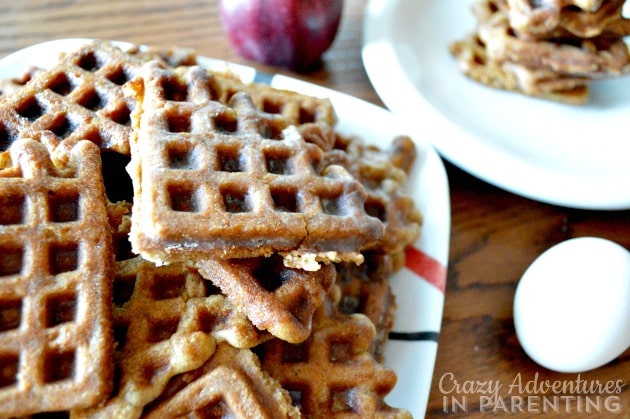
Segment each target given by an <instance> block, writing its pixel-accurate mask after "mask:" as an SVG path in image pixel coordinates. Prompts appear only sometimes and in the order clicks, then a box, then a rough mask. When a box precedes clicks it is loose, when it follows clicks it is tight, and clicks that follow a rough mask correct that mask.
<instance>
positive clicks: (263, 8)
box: [218, 0, 343, 71]
mask: <svg viewBox="0 0 630 419" xmlns="http://www.w3.org/2000/svg"><path fill="white" fill-rule="evenodd" d="M218 6H219V13H220V16H221V21H222V24H223V29H224V31H225V33H226V35H227V37H228V40H229V41H230V44H231V46H232V48H233V49H234V51H235V52H236V53H237V54H239V55H240V56H242V57H243V58H246V59H248V60H251V61H255V62H258V63H261V64H267V65H272V66H276V67H283V68H286V69H290V70H295V71H308V70H311V69H313V68H315V67H316V66H317V65H318V64H319V63H320V61H321V56H322V54H323V53H324V52H326V50H328V48H330V46H331V44H332V43H333V41H334V39H335V36H336V35H337V31H338V29H339V23H340V21H341V15H342V9H343V0H219V2H218Z"/></svg>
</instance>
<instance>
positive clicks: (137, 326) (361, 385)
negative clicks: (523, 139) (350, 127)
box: [0, 42, 422, 418]
mask: <svg viewBox="0 0 630 419" xmlns="http://www.w3.org/2000/svg"><path fill="white" fill-rule="evenodd" d="M4 86H8V87H7V88H6V89H5V90H3V93H2V98H1V99H0V206H1V207H2V212H0V416H3V417H5V416H9V417H13V416H26V415H35V414H40V413H44V412H57V413H63V414H64V415H69V416H71V417H103V418H104V417H107V418H109V417H121V418H122V417H124V418H134V417H136V418H137V417H144V416H147V417H171V416H184V415H191V416H195V415H201V416H209V417H269V418H272V417H273V418H276V417H300V416H305V417H331V416H335V415H351V416H352V415H354V416H361V417H408V416H409V413H408V412H407V411H405V410H404V409H399V408H395V407H391V406H388V405H387V404H386V403H385V402H384V397H385V396H386V395H387V394H388V393H389V392H390V391H391V390H392V388H393V387H394V385H395V382H396V376H395V374H394V372H393V371H391V370H390V369H388V368H386V367H385V366H384V365H383V347H384V345H385V343H386V341H387V336H388V332H389V330H390V329H391V327H392V324H393V319H394V314H395V301H394V297H393V295H392V293H391V289H390V286H389V282H388V278H389V277H390V275H391V274H392V273H393V272H394V271H395V270H397V269H398V268H399V267H400V266H401V263H404V250H405V248H406V247H407V246H408V245H410V244H411V243H412V242H414V241H415V240H416V239H417V237H418V235H419V234H420V227H421V222H422V220H421V215H420V214H419V212H418V210H417V209H416V208H415V206H414V203H413V201H412V200H411V198H410V197H409V196H407V195H406V194H405V193H404V192H403V187H404V184H405V181H406V179H407V173H408V171H409V169H410V167H411V164H412V163H413V160H414V157H415V149H414V145H413V142H412V141H411V140H410V139H409V138H407V137H398V138H396V139H394V140H393V141H392V148H391V150H390V151H385V150H381V149H378V148H376V147H374V146H368V145H366V144H364V143H363V141H362V140H361V139H360V138H354V137H352V138H351V137H345V136H342V135H341V134H339V133H338V132H337V131H336V129H335V123H336V119H335V118H336V117H335V112H334V109H333V107H332V105H331V103H330V102H329V101H328V100H326V99H320V98H314V97H310V96H305V95H301V94H298V93H295V92H288V91H282V90H278V89H273V88H271V87H268V86H264V85H257V84H244V83H242V82H241V81H240V80H239V79H238V78H236V77H235V76H233V75H230V74H223V73H213V72H209V71H207V70H205V69H203V68H201V67H199V66H197V65H195V59H194V55H193V54H190V53H185V52H184V53H182V52H181V51H167V52H163V51H151V50H149V51H147V50H144V49H143V50H140V49H131V50H129V51H126V52H123V51H121V50H120V49H118V48H116V47H113V46H111V45H109V44H107V43H103V42H93V43H90V44H88V45H85V46H84V47H82V48H80V49H79V50H77V51H74V52H70V53H67V54H65V55H63V56H62V57H61V58H60V61H59V63H58V64H57V65H55V66H53V67H52V68H50V69H36V70H29V73H28V75H26V76H25V77H24V78H23V79H20V80H13V81H8V82H6V83H5V84H4ZM9 87H10V88H9Z"/></svg>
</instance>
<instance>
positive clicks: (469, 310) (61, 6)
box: [0, 0, 630, 418]
mask: <svg viewBox="0 0 630 419" xmlns="http://www.w3.org/2000/svg"><path fill="white" fill-rule="evenodd" d="M365 3H366V1H365V0H346V3H345V8H344V15H343V19H342V23H341V27H340V31H339V33H338V37H337V39H336V40H335V43H334V45H333V48H332V49H331V50H329V51H328V52H327V53H326V54H325V56H324V60H323V65H322V67H321V68H319V69H317V70H315V71H312V72H310V73H308V74H294V73H290V72H287V71H283V70H279V69H272V68H266V67H264V66H258V67H259V68H260V69H263V70H267V71H273V72H282V73H286V74H289V75H291V76H293V77H297V78H301V79H304V80H307V81H310V82H313V83H317V84H320V85H324V86H327V87H331V88H333V89H336V90H340V91H342V92H345V93H349V94H352V95H354V96H357V97H359V98H362V99H365V100H368V101H371V102H373V103H376V104H379V105H382V102H381V101H380V100H379V98H378V96H377V94H376V93H375V91H374V89H373V88H372V87H371V85H370V82H369V80H368V78H367V76H366V73H365V70H364V68H363V64H362V62H361V42H362V23H363V13H364V7H365ZM68 37H90V38H102V39H112V40H122V41H129V42H135V43H144V44H149V45H154V46H169V47H170V46H175V45H176V46H183V47H190V48H194V49H195V50H196V51H197V52H198V53H199V54H200V55H206V56H210V57H216V58H220V59H224V60H229V61H233V62H240V63H246V64H249V65H253V63H249V62H247V61H245V60H243V59H242V58H240V57H238V56H237V55H235V54H234V53H233V52H232V50H231V48H230V46H229V44H228V41H227V39H226V38H225V35H224V33H223V30H222V27H221V24H220V20H219V17H218V10H217V5H216V0H184V1H173V0H168V1H167V0H154V1H148V0H142V1H140V0H137V1H129V0H110V1H98V0H74V1H73V0H49V1H46V0H22V1H16V0H12V1H7V0H2V1H1V2H0V56H4V55H6V54H9V53H11V52H13V51H15V50H17V49H20V48H23V47H26V46H28V45H31V44H34V43H37V42H41V41H46V40H51V39H56V38H68ZM401 94H405V93H404V92H401ZM621 134H624V135H626V136H627V132H626V133H620V135H621ZM629 164H630V156H629ZM445 165H446V167H447V172H448V176H449V181H450V187H451V206H452V233H451V246H450V261H449V270H448V281H447V288H446V300H445V306H444V319H443V324H442V330H441V334H440V337H439V349H438V355H437V361H436V365H435V371H434V379H433V385H432V390H431V393H430V399H429V406H428V410H427V417H439V416H446V417H458V416H468V417H482V416H486V415H488V414H489V413H488V412H483V411H482V410H483V409H485V410H488V409H489V408H488V407H484V406H482V400H485V399H482V398H481V393H479V392H476V391H474V390H480V389H481V384H482V383H488V382H499V383H501V384H502V385H503V390H502V394H501V395H502V396H506V398H507V392H506V388H507V387H508V386H510V385H511V384H512V383H514V382H515V380H518V379H521V380H522V384H523V385H525V384H527V383H530V384H531V385H534V384H536V383H537V384H540V383H544V382H545V380H549V382H550V383H553V382H556V381H560V382H567V381H571V380H576V379H578V377H577V376H576V374H559V373H554V372H551V371H549V370H546V369H544V368H542V367H540V366H538V365H536V364H535V363H534V362H532V361H531V360H530V359H529V358H528V357H527V356H526V354H525V353H524V352H523V350H522V349H521V347H520V345H519V343H518V340H517V338H516V335H515V332H514V326H513V320H512V303H513V297H514V291H515V287H516V284H517V282H518V280H519V278H520V277H521V275H522V274H523V272H524V271H525V269H526V268H527V266H528V265H529V264H530V263H531V262H532V261H533V260H534V259H535V258H536V257H537V256H538V255H539V254H540V253H541V252H542V251H544V250H545V249H547V248H549V247H550V246H552V245H554V244H556V243H558V242H560V241H563V240H565V239H568V238H571V237H580V236H588V235H594V236H599V237H604V238H608V239H612V240H614V241H616V242H618V243H620V244H621V245H623V246H625V247H626V248H628V249H630V211H586V210H573V209H568V208H563V207H559V206H553V205H547V204H542V203H538V202H535V201H532V200H529V199H525V198H522V197H519V196H516V195H513V194H511V193H508V192H505V191H503V190H500V189H498V188H495V187H493V186H491V185H488V184H487V183H484V182H482V181H480V180H477V179H475V178H474V177H472V176H470V175H468V174H466V173H464V172H463V171H461V170H460V169H458V168H456V167H454V166H452V165H451V164H449V163H448V162H445ZM628 187H629V188H630V185H628ZM585 333H588V331H585ZM579 379H581V380H584V381H585V382H587V383H595V382H599V383H606V382H609V381H614V382H620V383H622V385H621V386H620V387H621V388H620V389H619V390H620V391H619V392H618V393H616V394H614V395H613V396H614V397H615V399H610V400H612V401H610V400H609V402H610V403H612V402H614V401H615V400H616V401H618V405H617V407H618V410H619V412H618V413H617V415H616V417H626V418H627V417H630V351H626V352H625V353H624V354H623V355H622V356H621V357H619V358H618V359H617V360H615V361H613V362H611V363H610V364H608V365H606V366H604V367H602V368H598V369H596V370H594V371H590V372H587V373H583V374H581V375H580V376H579ZM455 380H456V381H457V383H458V384H461V385H462V386H470V387H462V388H459V390H458V389H454V388H453V386H454V382H455ZM440 384H441V385H440ZM473 384H478V385H479V386H477V388H473V387H472V386H473ZM529 395H530V396H535V397H530V398H529V399H527V398H525V400H524V401H525V403H527V402H529V403H530V404H532V403H539V405H537V406H536V405H530V406H528V405H527V404H525V405H524V406H523V405H520V406H519V405H518V403H519V399H514V400H507V402H508V404H507V406H506V409H507V410H508V412H507V415H510V416H516V417H529V416H534V415H535V414H536V412H537V411H540V410H542V407H543V406H542V403H543V398H544V397H545V396H549V397H550V396H552V392H551V391H549V390H547V391H544V389H542V388H540V387H537V388H536V389H533V390H532V392H530V393H529ZM465 396H468V397H465ZM564 396H566V397H565V399H563V402H562V403H565V402H566V403H576V400H577V399H574V400H573V401H571V400H569V398H568V397H569V396H571V394H569V393H565V394H564ZM594 396H600V397H604V398H605V397H607V394H605V393H602V392H599V393H597V394H594ZM464 399H466V400H464ZM464 401H466V403H467V406H466V409H465V411H464V409H463V408H462V407H461V403H463V402H464ZM511 401H514V403H515V405H514V406H511V407H510V405H509V402H511ZM582 401H583V402H584V403H585V399H582ZM458 402H459V403H460V405H458V404H457V403H458ZM520 402H523V400H520ZM602 403H603V401H602ZM453 407H454V408H457V409H456V410H458V412H453V411H452V408H453ZM586 407H587V406H586V405H584V404H583V405H582V406H581V407H580V406H577V405H575V404H573V405H568V407H567V410H568V411H569V413H570V414H572V415H574V416H576V417H577V416H583V415H585V416H587V417H606V416H608V413H610V410H613V409H614V407H615V405H613V404H611V405H610V406H607V407H605V406H603V405H600V407H599V410H594V407H593V405H591V411H592V413H591V414H587V413H588V412H587V411H586ZM482 408H483V409H482ZM564 408H565V404H562V411H563V412H564ZM580 409H581V410H580ZM552 413H553V412H552ZM561 415H566V412H564V413H558V414H555V413H553V414H551V415H550V416H552V417H553V416H561Z"/></svg>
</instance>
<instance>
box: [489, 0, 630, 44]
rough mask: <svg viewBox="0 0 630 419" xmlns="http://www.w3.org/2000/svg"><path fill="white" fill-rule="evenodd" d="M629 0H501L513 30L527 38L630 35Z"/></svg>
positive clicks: (500, 6) (501, 7)
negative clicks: (625, 7)
mask: <svg viewBox="0 0 630 419" xmlns="http://www.w3.org/2000/svg"><path fill="white" fill-rule="evenodd" d="M624 3H625V0H606V1H602V0H599V1H588V0H587V1H579V0H578V1H575V0H556V1H545V2H534V3H533V2H531V1H529V0H497V1H496V4H497V6H498V7H499V8H500V9H501V10H502V11H503V12H504V13H506V15H507V17H508V19H509V21H510V27H511V28H512V29H513V30H514V31H515V32H517V34H518V36H519V37H520V38H523V39H530V40H531V39H553V38H562V37H563V38H570V37H577V38H592V37H596V36H600V35H607V36H614V37H615V38H619V37H623V36H626V35H629V34H630V32H629V31H630V20H628V19H626V18H624V17H623V14H622V9H623V5H624Z"/></svg>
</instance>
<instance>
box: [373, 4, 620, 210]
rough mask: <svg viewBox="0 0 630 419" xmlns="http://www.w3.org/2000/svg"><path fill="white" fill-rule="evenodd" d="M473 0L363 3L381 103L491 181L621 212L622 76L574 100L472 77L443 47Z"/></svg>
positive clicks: (460, 29) (466, 23)
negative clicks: (549, 97) (538, 95)
mask: <svg viewBox="0 0 630 419" xmlns="http://www.w3.org/2000/svg"><path fill="white" fill-rule="evenodd" d="M473 1H474V0H441V1H432V0H369V1H368V4H367V7H366V12H365V20H364V46H363V51H362V57H363V62H364V64H365V67H366V70H367V73H368V76H369V78H370V80H371V82H372V84H373V86H374V88H375V90H376V91H377V93H378V94H379V96H380V97H381V99H382V100H383V102H384V103H385V105H386V106H387V107H388V108H389V109H390V110H392V111H393V112H394V113H395V114H397V115H399V116H401V117H402V118H405V119H407V120H409V121H410V122H412V123H414V124H415V125H416V126H417V129H418V130H419V132H420V133H421V136H422V137H423V138H426V139H428V140H429V141H430V142H431V143H432V144H433V145H434V146H435V148H436V149H437V150H438V152H439V153H440V154H441V155H442V156H443V157H445V158H446V159H447V160H449V161H451V162H452V163H454V164H455V165H457V166H459V167H460V168H462V169H464V170H466V171H468V172H469V173H471V174H473V175H475V176H477V177H479V178H481V179H483V180H485V181H487V182H489V183H491V184H494V185H496V186H499V187H501V188H504V189H506V190H508V191H511V192H514V193H516V194H519V195H522V196H525V197H528V198H531V199H535V200H539V201H542V202H546V203H551V204H556V205H562V206H567V207H575V208H586V209H627V208H630V186H629V185H630V134H629V130H628V126H629V123H630V122H629V121H630V76H626V77H622V78H617V79H613V80H606V81H599V82H596V83H592V85H591V98H590V100H589V102H588V103H587V104H586V105H582V106H573V105H565V104H560V103H553V102H550V101H545V100H542V99H535V98H531V97H527V96H524V95H520V94H516V93H512V92H506V91H501V90H497V89H492V88H490V87H486V86H484V85H481V84H479V83H476V82H474V81H472V80H470V79H468V78H467V77H466V76H464V75H463V74H462V73H461V72H460V71H459V69H458V66H457V63H456V61H455V59H454V58H453V57H452V56H451V55H450V52H449V44H450V43H452V42H454V41H456V40H460V39H463V38H464V37H466V36H467V35H468V34H470V33H472V32H473V31H474V30H475V27H476V21H475V18H474V16H473V15H472V13H471V5H472V3H473Z"/></svg>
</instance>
